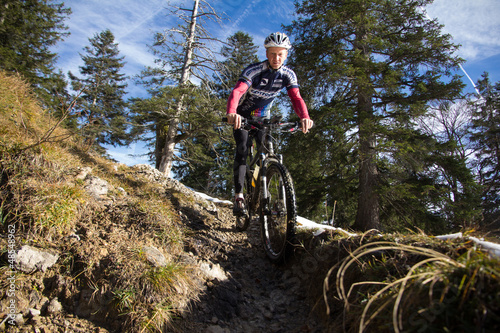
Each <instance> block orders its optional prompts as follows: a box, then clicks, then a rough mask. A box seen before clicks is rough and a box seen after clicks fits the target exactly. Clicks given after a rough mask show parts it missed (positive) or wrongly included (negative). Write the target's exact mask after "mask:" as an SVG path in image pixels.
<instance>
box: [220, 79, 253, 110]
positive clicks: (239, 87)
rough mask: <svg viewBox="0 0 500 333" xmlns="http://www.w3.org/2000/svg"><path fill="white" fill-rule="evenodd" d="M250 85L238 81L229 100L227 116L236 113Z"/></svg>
mask: <svg viewBox="0 0 500 333" xmlns="http://www.w3.org/2000/svg"><path fill="white" fill-rule="evenodd" d="M248 87H249V86H248V85H247V84H246V83H245V82H244V81H238V82H237V83H236V86H235V87H234V89H233V90H232V91H231V94H230V95H229V98H228V99H227V107H226V114H230V113H236V108H237V107H238V104H239V102H240V98H241V96H243V94H245V92H246V91H247V89H248Z"/></svg>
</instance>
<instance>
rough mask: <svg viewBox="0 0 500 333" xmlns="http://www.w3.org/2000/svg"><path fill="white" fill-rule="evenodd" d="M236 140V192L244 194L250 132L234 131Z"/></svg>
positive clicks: (234, 168) (234, 172)
mask: <svg viewBox="0 0 500 333" xmlns="http://www.w3.org/2000/svg"><path fill="white" fill-rule="evenodd" d="M233 136H234V140H235V142H236V152H235V154H234V166H233V175H234V192H235V193H243V185H244V183H245V172H246V165H247V164H246V163H247V162H246V161H247V156H248V142H249V136H248V131H247V130H243V129H237V130H235V131H233Z"/></svg>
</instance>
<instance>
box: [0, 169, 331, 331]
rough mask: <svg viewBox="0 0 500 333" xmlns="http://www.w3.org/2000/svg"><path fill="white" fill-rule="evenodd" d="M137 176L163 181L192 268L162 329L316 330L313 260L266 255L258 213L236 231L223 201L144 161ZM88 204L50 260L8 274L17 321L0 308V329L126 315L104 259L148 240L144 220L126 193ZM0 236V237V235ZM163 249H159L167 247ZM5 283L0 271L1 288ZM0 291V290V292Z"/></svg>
mask: <svg viewBox="0 0 500 333" xmlns="http://www.w3.org/2000/svg"><path fill="white" fill-rule="evenodd" d="M144 172H145V171H144V170H139V171H137V173H144ZM146 177H147V178H150V181H154V182H156V183H159V184H160V185H161V186H164V187H165V188H166V193H165V195H166V197H167V198H168V199H170V202H172V204H173V205H174V207H175V210H176V211H177V212H178V216H179V218H180V219H181V220H182V223H181V224H182V225H183V226H184V227H185V230H184V233H185V235H184V243H183V244H184V245H183V246H184V252H181V255H180V258H177V259H176V260H177V261H180V262H184V263H186V264H189V265H191V266H193V267H196V269H195V271H194V273H193V274H196V275H197V276H198V278H195V279H194V280H195V281H197V283H198V284H199V285H198V286H197V287H194V288H190V289H192V290H193V291H187V292H182V291H180V294H181V296H182V295H185V296H184V297H183V300H182V301H181V302H177V306H178V309H176V310H175V312H176V313H177V314H176V319H175V320H174V321H173V324H172V326H171V327H169V328H168V329H167V331H172V332H212V333H217V332H323V331H325V330H324V327H323V326H322V325H321V322H320V321H319V320H317V319H316V318H315V317H314V315H313V314H312V310H311V309H312V306H311V299H310V297H309V296H308V295H307V293H308V292H309V290H308V289H311V288H308V287H307V286H306V285H305V284H307V283H309V282H308V281H311V280H313V279H310V277H311V275H314V274H315V273H314V269H308V268H305V267H304V266H303V264H300V263H299V261H300V260H299V259H297V258H298V257H299V256H297V257H291V258H290V260H288V261H287V263H286V264H284V265H275V264H273V263H271V262H270V261H269V260H268V259H267V257H266V255H265V252H264V250H263V247H262V245H261V239H260V229H259V224H258V219H256V220H254V221H252V223H251V225H250V227H249V229H248V230H246V231H245V232H237V231H236V230H235V218H234V217H233V215H232V208H231V207H228V205H227V204H213V203H211V202H207V201H205V200H204V199H201V198H200V197H199V196H197V195H195V194H194V193H193V192H192V191H191V190H189V189H187V188H185V187H184V186H182V184H179V183H178V182H175V181H172V180H168V179H165V178H163V177H159V176H158V174H157V173H156V171H154V170H148V171H147V172H146ZM176 193H180V195H176ZM95 205H96V206H89V207H88V208H87V209H88V210H89V211H92V212H93V214H94V215H93V217H91V218H90V217H89V218H88V219H87V220H82V221H81V222H80V223H79V225H78V226H77V229H75V233H74V234H72V235H70V236H68V237H65V238H64V239H63V242H62V243H53V244H52V245H51V247H53V248H55V249H59V252H60V258H59V260H58V262H57V264H56V266H54V267H52V268H50V269H49V270H47V271H45V272H41V271H37V272H33V273H32V274H18V275H17V280H16V285H17V288H18V290H16V307H17V309H19V310H20V312H21V314H22V315H21V314H19V315H18V318H17V319H16V320H17V322H18V325H17V326H11V325H8V323H7V322H6V321H7V319H8V316H7V313H6V312H7V311H8V310H4V311H5V312H4V313H0V318H2V319H4V320H3V322H2V323H1V324H0V325H1V326H0V330H5V331H6V332H44V333H48V332H100V333H104V332H124V321H125V320H127V319H125V318H124V317H122V316H120V315H119V313H118V311H117V310H116V306H113V305H112V304H113V303H112V302H113V297H114V296H116V295H115V294H114V290H116V289H115V288H113V287H114V284H116V283H119V282H120V280H119V278H118V279H117V277H116V275H112V274H111V275H110V273H109V267H113V268H114V269H115V271H116V267H118V266H117V265H122V264H123V262H124V261H127V258H132V257H133V256H135V255H136V253H135V252H134V249H135V248H137V247H138V246H142V245H140V244H148V243H149V242H150V241H149V240H148V237H151V234H150V233H148V232H145V230H146V229H151V226H144V225H142V224H141V222H140V216H132V217H130V216H127V214H128V215H132V214H133V213H135V211H131V210H130V208H127V209H128V210H127V209H125V207H126V206H127V198H124V199H121V200H117V201H105V202H101V203H96V204H95ZM100 216H106V217H108V218H102V219H101V218H100ZM120 221H127V222H123V223H122V222H120ZM131 221H137V223H135V222H132V223H131ZM153 231H154V230H153ZM311 237H312V236H311ZM0 241H1V242H2V246H3V245H4V244H3V243H4V241H5V239H4V238H2V239H0ZM49 244H50V240H49ZM34 245H36V244H34ZM164 252H165V255H168V250H166V251H164ZM303 252H304V251H302V253H303ZM298 253H301V251H298ZM120 263H122V264H120ZM125 268H126V267H125ZM1 269H2V271H1V272H0V273H2V274H3V275H4V274H5V273H7V270H8V268H7V266H3V267H2V268H1ZM126 269H130V267H129V268H126ZM140 269H142V268H141V267H139V266H138V267H137V270H140ZM68 272H71V274H68ZM200 272H201V273H200ZM308 274H309V275H308ZM124 276H125V277H126V275H125V274H124ZM121 278H122V279H123V277H121ZM7 286H8V285H7V281H6V280H5V279H3V280H2V289H6V287H7ZM321 288H322V287H321V285H319V286H316V288H313V289H321ZM194 291H197V292H194ZM178 292H179V291H178ZM6 300H7V298H6V297H5V295H4V297H3V300H2V302H3V303H5V302H6ZM3 303H2V308H5V304H3ZM179 303H181V304H179ZM182 303H184V304H182ZM0 312H2V311H0ZM146 331H147V330H145V332H146Z"/></svg>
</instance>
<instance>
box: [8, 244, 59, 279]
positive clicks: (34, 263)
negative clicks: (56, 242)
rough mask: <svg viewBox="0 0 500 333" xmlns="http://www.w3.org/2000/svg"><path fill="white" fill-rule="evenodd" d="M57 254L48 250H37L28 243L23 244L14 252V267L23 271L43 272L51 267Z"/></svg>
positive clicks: (57, 257)
mask: <svg viewBox="0 0 500 333" xmlns="http://www.w3.org/2000/svg"><path fill="white" fill-rule="evenodd" d="M57 259H59V256H58V255H57V254H52V253H49V252H45V251H41V250H38V249H37V248H34V247H31V246H29V245H24V246H23V247H21V249H20V250H19V251H18V252H17V254H16V265H15V266H16V269H17V270H20V271H23V272H25V273H32V272H34V271H35V270H41V271H42V272H45V271H46V270H47V269H48V268H50V267H52V266H53V265H54V264H55V263H56V261H57Z"/></svg>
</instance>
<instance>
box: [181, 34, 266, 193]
mask: <svg viewBox="0 0 500 333" xmlns="http://www.w3.org/2000/svg"><path fill="white" fill-rule="evenodd" d="M257 49H258V47H257V46H255V44H254V43H253V39H252V37H250V36H249V35H248V34H247V33H244V32H242V31H238V32H236V33H235V34H234V35H232V36H230V37H228V39H227V41H226V43H225V44H224V46H222V48H221V52H220V53H221V55H222V56H223V57H224V60H222V61H221V63H220V66H219V68H220V70H219V71H218V72H216V73H215V74H214V75H213V78H214V90H215V91H216V95H217V97H218V100H217V101H216V102H218V104H217V105H218V107H219V109H220V110H225V108H226V104H227V98H228V97H229V94H230V92H231V89H232V88H233V87H234V86H235V84H236V82H237V81H238V78H239V76H240V74H241V72H242V71H243V69H244V68H245V67H246V66H248V65H250V64H251V63H255V62H257V61H258V57H257V55H256V53H257ZM216 121H217V120H216ZM217 122H218V123H220V119H219V120H218V121H217ZM216 130H217V131H218V133H219V135H218V136H217V137H212V138H211V140H207V139H201V138H196V140H193V141H191V142H190V149H189V150H188V149H186V150H183V152H186V153H185V154H184V153H183V157H184V158H185V159H186V160H189V161H190V162H189V165H190V166H191V167H190V168H186V167H183V163H180V164H179V166H178V167H174V169H175V170H176V174H177V175H178V176H181V180H182V182H183V183H184V184H186V185H188V186H191V187H194V188H197V189H200V190H203V191H205V193H209V194H212V195H216V196H219V197H226V198H229V197H232V187H233V186H232V185H233V164H234V161H233V158H232V157H233V155H234V139H233V134H232V132H233V131H232V127H231V126H226V125H222V126H216ZM200 180H203V183H201V182H200Z"/></svg>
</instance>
